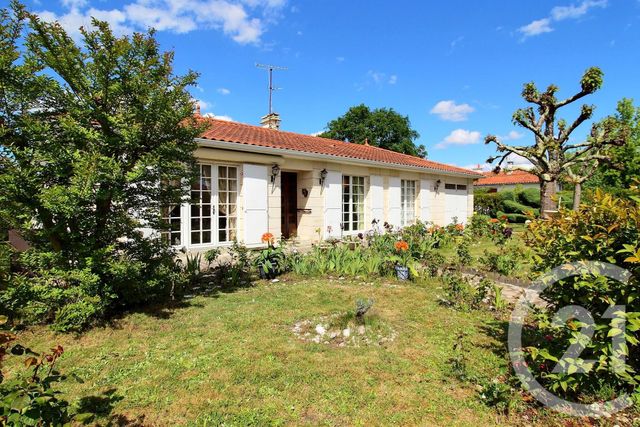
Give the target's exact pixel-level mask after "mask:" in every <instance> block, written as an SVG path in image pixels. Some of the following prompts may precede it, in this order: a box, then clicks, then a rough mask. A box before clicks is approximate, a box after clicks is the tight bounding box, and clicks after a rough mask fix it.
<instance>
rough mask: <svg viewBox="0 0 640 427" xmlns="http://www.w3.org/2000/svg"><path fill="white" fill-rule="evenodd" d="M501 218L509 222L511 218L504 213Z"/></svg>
mask: <svg viewBox="0 0 640 427" xmlns="http://www.w3.org/2000/svg"><path fill="white" fill-rule="evenodd" d="M500 219H501V220H503V221H507V222H509V218H507V216H506V215H502V216H501V217H500Z"/></svg>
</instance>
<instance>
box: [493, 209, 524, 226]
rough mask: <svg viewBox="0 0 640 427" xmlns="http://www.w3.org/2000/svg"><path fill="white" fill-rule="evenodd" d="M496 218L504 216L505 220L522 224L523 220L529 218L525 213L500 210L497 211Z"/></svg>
mask: <svg viewBox="0 0 640 427" xmlns="http://www.w3.org/2000/svg"><path fill="white" fill-rule="evenodd" d="M497 217H498V218H503V217H504V218H505V219H506V220H507V221H509V222H512V223H514V224H524V223H525V221H527V220H528V219H531V218H530V217H528V216H527V215H523V214H519V213H506V212H502V211H498V214H497Z"/></svg>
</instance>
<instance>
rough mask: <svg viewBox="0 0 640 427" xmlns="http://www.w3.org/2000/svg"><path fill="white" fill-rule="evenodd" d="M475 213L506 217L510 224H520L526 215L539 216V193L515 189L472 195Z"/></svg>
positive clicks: (525, 218) (534, 190) (528, 189)
mask: <svg viewBox="0 0 640 427" xmlns="http://www.w3.org/2000/svg"><path fill="white" fill-rule="evenodd" d="M473 200H474V206H475V208H474V209H475V211H476V212H478V213H481V214H484V215H489V216H491V217H492V218H499V217H501V216H503V215H508V216H509V220H510V221H511V222H516V223H522V222H525V221H526V220H527V219H528V218H527V215H534V216H538V215H540V192H539V191H538V190H536V189H533V188H527V189H523V188H522V187H516V189H515V190H513V191H510V190H509V191H499V192H495V193H489V192H486V191H477V192H475V193H474V199H473Z"/></svg>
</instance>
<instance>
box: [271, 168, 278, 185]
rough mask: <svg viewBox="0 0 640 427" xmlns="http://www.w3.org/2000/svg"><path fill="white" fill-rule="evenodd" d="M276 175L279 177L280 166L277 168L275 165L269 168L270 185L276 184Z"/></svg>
mask: <svg viewBox="0 0 640 427" xmlns="http://www.w3.org/2000/svg"><path fill="white" fill-rule="evenodd" d="M278 175H280V166H278V165H277V164H274V165H273V166H271V183H272V184H273V183H274V182H276V178H277V176H278Z"/></svg>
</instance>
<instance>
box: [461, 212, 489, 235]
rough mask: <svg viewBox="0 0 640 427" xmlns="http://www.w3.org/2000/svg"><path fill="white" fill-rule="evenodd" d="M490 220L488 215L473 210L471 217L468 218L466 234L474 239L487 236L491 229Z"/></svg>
mask: <svg viewBox="0 0 640 427" xmlns="http://www.w3.org/2000/svg"><path fill="white" fill-rule="evenodd" d="M490 221H491V217H490V216H488V215H483V214H479V213H477V212H474V213H473V215H472V216H471V218H469V225H468V226H467V234H468V235H469V236H470V237H473V238H475V239H479V238H482V237H485V236H488V235H489V233H490V231H491V228H490Z"/></svg>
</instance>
